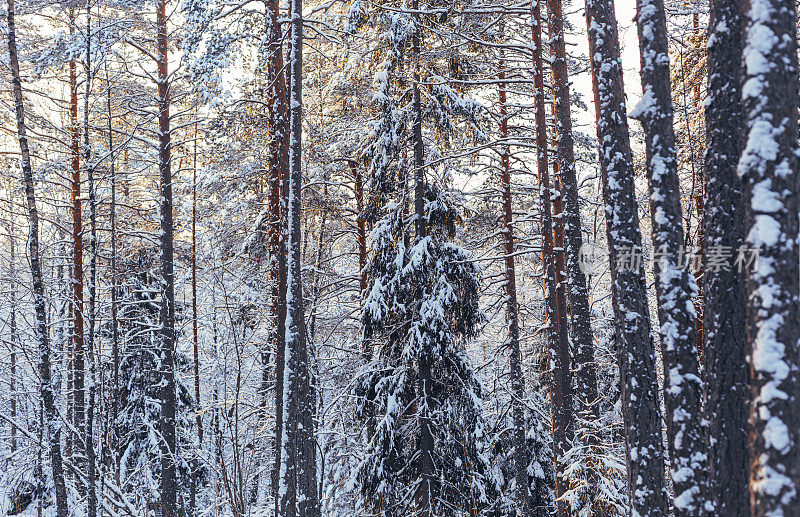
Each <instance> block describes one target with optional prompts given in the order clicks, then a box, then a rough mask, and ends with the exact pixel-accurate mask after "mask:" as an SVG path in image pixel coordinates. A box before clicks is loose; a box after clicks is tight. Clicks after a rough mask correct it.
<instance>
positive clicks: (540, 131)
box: [532, 1, 572, 516]
mask: <svg viewBox="0 0 800 517" xmlns="http://www.w3.org/2000/svg"><path fill="white" fill-rule="evenodd" d="M532 23H533V27H532V31H533V33H532V39H533V46H534V54H533V86H534V104H535V107H536V114H535V121H536V155H537V169H538V172H539V196H540V197H539V211H540V216H541V225H542V267H543V270H544V280H545V286H546V291H547V304H546V308H547V319H548V328H547V343H548V368H549V369H550V376H549V388H550V416H551V421H552V422H551V423H552V432H553V458H554V464H555V480H556V490H555V491H556V494H563V492H564V489H563V480H562V479H561V478H562V473H563V465H562V463H561V458H563V456H564V454H566V452H567V451H568V450H569V446H568V445H566V444H565V441H566V436H567V433H568V429H570V428H569V426H568V422H569V421H570V420H571V413H572V402H571V385H572V381H571V376H570V373H571V372H570V369H569V366H568V363H567V366H566V367H564V365H563V364H562V363H563V361H562V360H561V358H562V357H564V355H565V354H568V351H569V340H568V336H567V326H568V323H567V313H566V307H565V304H564V303H563V291H561V293H560V294H559V286H558V284H559V282H558V281H557V277H558V272H557V266H556V258H555V250H554V249H553V248H554V229H553V198H554V190H553V189H551V186H550V171H549V167H550V161H549V158H548V137H547V112H546V102H545V90H544V63H543V59H542V50H543V48H542V15H541V2H538V1H537V2H534V3H533V4H532ZM562 287H563V286H562ZM565 377H566V378H565ZM565 386H566V387H567V388H568V393H569V394H570V403H569V405H567V404H566V403H565V400H564V399H565V393H564V387H565ZM564 411H567V414H564ZM536 503H537V502H532V504H536ZM557 505H558V507H557V511H558V513H559V515H562V516H563V515H564V511H565V508H564V503H563V502H561V503H557Z"/></svg>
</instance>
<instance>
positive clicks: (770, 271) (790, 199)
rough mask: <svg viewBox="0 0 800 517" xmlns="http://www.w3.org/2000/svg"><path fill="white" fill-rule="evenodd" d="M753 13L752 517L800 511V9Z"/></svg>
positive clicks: (745, 159) (768, 2)
mask: <svg viewBox="0 0 800 517" xmlns="http://www.w3.org/2000/svg"><path fill="white" fill-rule="evenodd" d="M749 7H750V8H749V11H748V12H747V15H746V24H747V30H746V32H745V36H746V39H745V41H746V44H745V47H744V52H743V53H744V56H745V67H744V68H745V70H744V86H743V88H742V97H743V99H744V111H745V114H746V121H747V124H746V127H747V139H746V144H745V148H744V151H743V152H742V156H741V159H740V160H739V166H738V172H739V174H740V175H741V176H742V178H743V180H744V202H745V207H746V208H745V229H746V231H747V244H748V245H749V246H750V247H751V248H755V249H758V251H759V257H758V260H757V261H756V263H755V264H754V265H753V266H752V267H750V268H748V272H747V273H748V274H747V294H748V304H747V340H748V342H749V344H750V349H749V357H750V367H751V390H752V393H751V395H752V397H753V398H752V404H751V411H750V422H751V427H750V504H751V508H752V511H753V515H755V516H759V517H760V516H773V515H776V516H777V515H797V514H798V508H800V494H798V490H797V487H798V486H800V447H798V444H800V397H799V396H798V381H800V379H799V378H798V377H800V375H799V374H798V338H800V314H798V311H800V299H799V298H800V294H799V293H798V292H799V291H800V286H798V259H797V257H798V245H797V233H798V215H797V209H798V200H797V196H798V185H797V178H798V173H800V164H798V144H797V138H798V134H797V108H798V72H797V28H796V16H795V2H794V1H790V0H753V1H752V2H750V6H749Z"/></svg>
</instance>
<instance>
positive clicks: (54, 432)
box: [6, 0, 68, 517]
mask: <svg viewBox="0 0 800 517" xmlns="http://www.w3.org/2000/svg"><path fill="white" fill-rule="evenodd" d="M6 1H7V5H8V9H7V11H6V19H7V20H8V59H9V67H10V68H11V88H12V92H13V95H14V112H15V115H16V119H17V138H18V140H19V148H20V154H21V156H22V160H21V167H22V180H23V183H24V185H25V200H26V203H27V207H28V222H29V235H28V243H29V246H30V264H31V278H32V279H33V303H34V309H35V314H36V337H37V338H38V341H39V380H40V383H41V396H42V404H43V406H44V412H45V415H46V419H47V430H48V434H49V435H50V436H49V440H50V465H51V467H52V469H53V485H54V487H55V492H56V515H57V517H67V513H68V510H67V490H66V486H65V484H64V470H63V464H62V457H61V426H60V424H59V421H58V418H59V417H58V413H57V411H56V407H55V400H54V396H53V384H52V377H51V372H50V338H49V336H48V330H47V308H46V305H45V292H44V282H43V281H42V263H41V257H40V254H39V212H38V210H37V208H36V192H35V190H34V185H33V170H32V168H31V155H30V150H29V148H28V136H27V127H26V125H25V105H24V104H23V98H22V80H21V79H20V73H19V59H18V58H17V36H16V25H15V21H14V16H15V13H14V0H6ZM42 427H43V426H42Z"/></svg>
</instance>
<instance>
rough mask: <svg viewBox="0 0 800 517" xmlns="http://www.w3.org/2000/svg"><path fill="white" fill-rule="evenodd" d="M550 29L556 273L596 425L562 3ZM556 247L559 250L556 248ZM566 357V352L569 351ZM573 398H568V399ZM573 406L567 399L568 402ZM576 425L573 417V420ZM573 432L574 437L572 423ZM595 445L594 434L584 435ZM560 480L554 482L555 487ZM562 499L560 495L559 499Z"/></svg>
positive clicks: (556, 0) (581, 385) (580, 382)
mask: <svg viewBox="0 0 800 517" xmlns="http://www.w3.org/2000/svg"><path fill="white" fill-rule="evenodd" d="M547 6H548V7H547V8H548V17H547V20H548V29H549V33H550V34H549V36H550V54H551V58H552V64H551V75H552V80H553V96H554V115H555V127H556V152H557V163H558V170H559V172H558V178H557V179H558V182H559V187H560V194H561V195H560V200H559V202H561V203H563V205H564V212H563V215H562V216H561V217H560V219H557V220H556V223H557V224H556V232H557V233H558V232H559V228H558V226H560V225H561V224H562V223H563V228H564V229H563V231H564V243H563V244H564V245H563V248H564V250H563V253H564V263H565V269H564V271H563V273H562V272H559V274H562V275H564V276H565V277H566V281H567V289H566V291H567V295H568V298H569V306H570V313H571V314H570V315H571V319H570V326H571V330H572V348H573V350H572V354H571V355H572V361H573V368H574V370H575V385H576V391H577V393H578V396H579V397H580V398H581V400H580V405H579V407H580V408H581V413H582V416H583V417H584V418H586V419H587V420H594V421H596V420H597V419H598V418H599V410H598V408H597V407H596V402H597V399H598V396H597V374H596V368H595V362H594V342H593V339H592V329H591V312H590V310H589V294H588V290H587V288H586V276H585V275H584V273H583V271H582V269H581V267H580V261H579V259H578V256H579V253H580V249H581V247H582V246H583V236H582V233H581V214H580V200H579V195H578V180H577V177H576V173H575V152H574V144H573V139H572V118H571V113H570V93H569V75H568V72H567V59H566V47H565V41H564V19H563V14H562V10H561V7H562V6H561V0H548V4H547ZM557 247H558V245H557ZM568 352H569V351H568ZM569 355H570V354H569V353H568V354H567V355H566V356H565V359H566V360H567V362H566V363H565V366H566V367H567V368H569V362H568V361H569ZM570 399H571V397H570ZM570 401H571V400H570ZM572 420H573V421H574V420H575V419H574V417H573V418H572ZM571 425H573V428H572V431H571V432H572V433H574V423H572V424H571ZM585 436H586V437H587V438H588V439H589V442H590V443H587V445H590V446H591V445H593V444H592V443H591V442H592V438H591V437H592V433H585ZM586 468H587V469H588V472H587V474H588V476H589V479H594V477H595V474H594V465H593V464H592V462H589V463H588V464H587V465H586ZM559 481H560V480H557V484H558V483H559ZM590 493H591V499H592V500H594V498H595V495H594V494H595V485H594V483H592V487H590ZM560 495H561V494H558V496H559V497H560Z"/></svg>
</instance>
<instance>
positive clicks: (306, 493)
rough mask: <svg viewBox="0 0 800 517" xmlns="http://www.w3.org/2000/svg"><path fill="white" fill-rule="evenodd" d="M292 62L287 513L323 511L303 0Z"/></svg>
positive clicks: (311, 516)
mask: <svg viewBox="0 0 800 517" xmlns="http://www.w3.org/2000/svg"><path fill="white" fill-rule="evenodd" d="M289 41H290V61H289V113H290V120H289V192H288V193H289V199H288V204H287V208H288V210H287V226H288V237H289V243H288V249H287V259H288V273H287V293H286V307H287V313H286V358H285V365H286V366H285V368H286V369H285V375H284V389H283V435H282V443H281V448H282V451H281V465H280V469H281V470H280V487H279V489H278V494H279V496H280V501H279V512H278V514H279V515H280V516H281V517H283V516H286V517H294V516H295V515H296V516H298V517H317V516H319V515H320V505H319V497H318V494H317V468H316V466H317V462H316V443H315V439H314V422H313V413H314V410H313V407H312V406H313V405H314V404H315V400H314V397H313V392H312V387H311V365H310V357H309V353H308V344H307V342H306V328H305V316H304V308H303V305H304V304H303V281H302V276H301V274H302V261H301V259H302V257H301V245H302V241H301V237H302V236H301V230H300V219H301V213H300V212H301V207H302V204H301V194H302V191H301V182H302V115H303V98H302V85H303V83H302V77H303V2H302V0H292V2H291V37H290V39H289Z"/></svg>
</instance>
